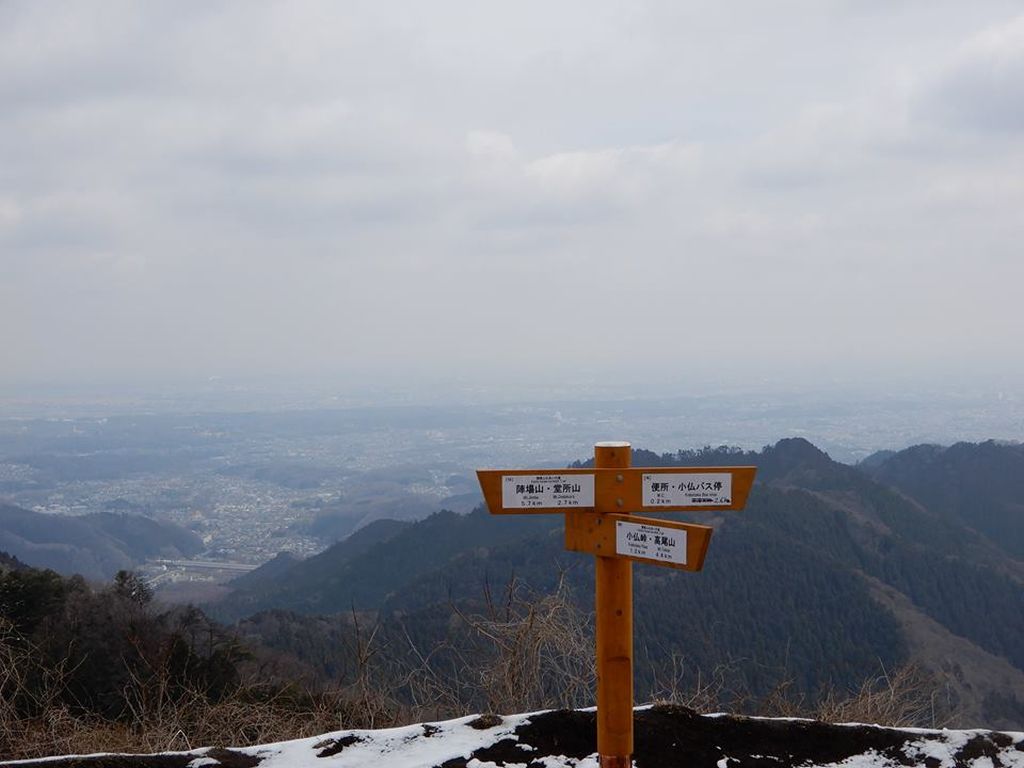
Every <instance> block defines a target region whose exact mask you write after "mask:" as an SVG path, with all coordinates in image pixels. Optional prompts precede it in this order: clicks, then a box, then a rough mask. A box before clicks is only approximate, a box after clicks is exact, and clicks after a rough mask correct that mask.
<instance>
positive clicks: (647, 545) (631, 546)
mask: <svg viewBox="0 0 1024 768" xmlns="http://www.w3.org/2000/svg"><path fill="white" fill-rule="evenodd" d="M615 554H617V555H628V556H629V557H643V558H646V559H648V560H663V561H665V562H669V563H679V564H680V565H686V531H685V530H681V529H677V528H663V527H661V526H660V525H647V524H644V523H627V522H623V521H621V520H620V521H617V522H616V523H615Z"/></svg>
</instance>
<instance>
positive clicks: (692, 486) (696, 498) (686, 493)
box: [642, 472, 732, 507]
mask: <svg viewBox="0 0 1024 768" xmlns="http://www.w3.org/2000/svg"><path fill="white" fill-rule="evenodd" d="M642 493H643V505H644V506H645V507H703V506H707V507H715V506H719V505H725V504H732V474H730V473H729V472H687V473H683V474H679V473H673V474H668V473H664V474H661V473H653V472H652V473H650V474H646V473H645V474H644V476H643V489H642Z"/></svg>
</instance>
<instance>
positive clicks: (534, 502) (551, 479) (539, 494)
mask: <svg viewBox="0 0 1024 768" xmlns="http://www.w3.org/2000/svg"><path fill="white" fill-rule="evenodd" d="M501 506H502V509H529V508H531V507H592V506H594V476H593V475H502V476H501Z"/></svg>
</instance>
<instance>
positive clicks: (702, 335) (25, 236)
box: [0, 0, 1024, 385]
mask: <svg viewBox="0 0 1024 768" xmlns="http://www.w3.org/2000/svg"><path fill="white" fill-rule="evenodd" d="M1022 13H1024V8H1022V6H1021V4H1020V2H1019V0H1013V1H1012V2H1000V1H999V0H977V1H976V2H964V1H963V0H884V1H883V0H786V1H781V2H773V3H766V2H762V1H760V0H749V1H748V2H728V1H726V2H723V0H707V2H703V1H701V2H694V1H692V0H663V1H659V2H644V1H642V0H628V1H627V2H621V3H617V2H605V1H604V0H586V2H582V1H581V2H550V1H548V2H543V3H541V2H533V1H532V0H519V1H518V2H514V3H513V2H506V3H487V2H446V1H444V0H433V1H432V2H429V3H427V2H410V3H397V2H382V1H381V0H373V1H372V2H341V1H340V0H339V1H337V2H322V3H318V2H294V1H290V2H256V1H254V0H244V1H242V2H182V1H181V0H173V2H154V1H148V2H136V1H133V2H116V1H115V0H103V1H102V2H86V1H85V0H74V1H73V2H67V3H63V2H51V1H50V0H26V1H25V2H12V1H11V0H0V377H2V378H3V379H5V380H6V383H7V384H15V385H16V384H18V383H26V382H36V381H47V380H50V381H53V380H57V381H62V382H65V383H71V384H73V383H74V382H76V381H83V382H84V381H87V380H90V381H92V380H109V381H115V380H117V379H122V378H132V379H140V380H145V379H153V380H159V379H161V378H165V377H180V378H186V379H187V378H189V377H195V378H196V379H205V378H206V377H208V376H224V377H260V376H264V375H278V374H282V373H284V374H292V375H296V376H298V377H306V378H309V379H315V378H317V377H321V376H327V377H330V376H336V375H338V374H339V373H345V372H347V371H357V372H360V375H364V376H367V377H371V378H372V377H373V376H384V377H388V376H390V377H392V378H403V379H405V380H407V381H411V382H415V381H416V380H417V378H418V377H424V378H427V377H431V376H435V375H438V374H439V373H442V372H443V373H451V374H453V375H457V376H468V377H474V378H478V379H480V380H482V381H488V380H493V381H494V382H499V381H506V380H508V381H511V380H513V379H514V378H515V377H516V376H519V377H523V376H532V377H534V378H536V379H537V380H542V381H548V380H550V381H552V382H554V381H566V380H571V379H572V377H573V376H575V375H577V372H578V371H581V370H590V371H594V370H605V371H619V372H630V373H631V374H632V375H642V376H647V375H649V376H651V377H662V376H664V377H682V378H686V377H690V376H693V377H699V376H707V375H721V376H727V377H740V378H741V377H744V376H755V375H756V376H761V375H776V374H780V373H783V374H785V375H788V376H791V377H793V378H796V379H820V380H821V381H822V382H825V381H827V380H828V379H829V377H833V376H857V375H864V376H868V377H871V378H873V379H875V380H879V381H884V380H885V379H886V378H887V377H890V376H891V377H899V376H904V375H906V374H908V373H915V372H924V373H926V374H927V375H933V376H935V375H938V376H942V375H944V374H945V373H949V374H950V375H953V374H957V375H959V374H963V373H964V372H965V371H970V372H977V373H978V374H980V375H985V376H993V377H1003V378H1004V379H1005V378H1007V377H1009V378H1010V379H1012V380H1015V381H1017V382H1018V384H1019V383H1020V382H1021V381H1022V378H1024V377H1022V365H1021V358H1022V357H1024V354H1022V351H1024V343H1022V341H1021V331H1022V329H1024V322H1022V317H1024V309H1022V304H1024V302H1022V301H1021V291H1022V284H1024V253H1022V244H1024V15H1022Z"/></svg>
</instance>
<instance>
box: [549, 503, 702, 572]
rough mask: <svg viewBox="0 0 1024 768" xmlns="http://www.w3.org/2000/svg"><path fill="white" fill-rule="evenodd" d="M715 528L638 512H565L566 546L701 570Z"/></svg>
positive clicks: (584, 550)
mask: <svg viewBox="0 0 1024 768" xmlns="http://www.w3.org/2000/svg"><path fill="white" fill-rule="evenodd" d="M712 530H713V529H712V528H711V526H708V525H696V524H694V523H677V522H674V521H671V520H655V519H653V518H649V517H637V516H636V515H616V514H609V515H594V514H588V513H585V512H572V511H570V512H568V513H567V514H566V516H565V548H566V549H568V550H572V551H575V552H589V553H590V554H592V555H599V556H602V557H623V558H626V559H628V560H637V561H640V562H644V563H652V564H654V565H666V566H668V567H669V568H679V569H682V570H684V571H699V570H700V569H701V568H703V567H704V556H705V555H706V554H707V551H708V544H710V542H711V533H712Z"/></svg>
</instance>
